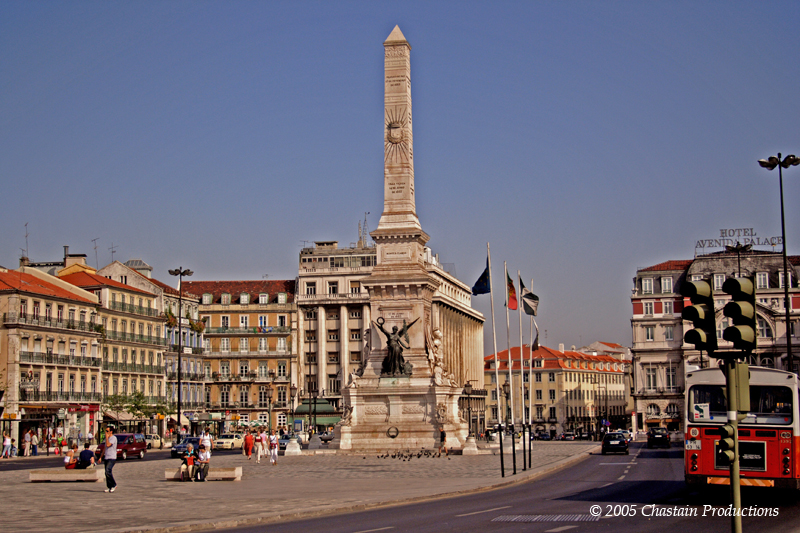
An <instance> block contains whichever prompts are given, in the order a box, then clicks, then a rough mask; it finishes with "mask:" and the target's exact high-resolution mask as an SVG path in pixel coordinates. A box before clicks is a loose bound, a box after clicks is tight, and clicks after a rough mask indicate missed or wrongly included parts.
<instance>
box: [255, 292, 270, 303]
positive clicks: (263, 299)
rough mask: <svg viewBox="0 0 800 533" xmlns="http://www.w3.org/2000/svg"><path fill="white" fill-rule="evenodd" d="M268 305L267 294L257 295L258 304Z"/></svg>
mask: <svg viewBox="0 0 800 533" xmlns="http://www.w3.org/2000/svg"><path fill="white" fill-rule="evenodd" d="M268 303H269V294H267V293H265V292H262V293H261V294H259V295H258V304H259V305H267V304H268Z"/></svg>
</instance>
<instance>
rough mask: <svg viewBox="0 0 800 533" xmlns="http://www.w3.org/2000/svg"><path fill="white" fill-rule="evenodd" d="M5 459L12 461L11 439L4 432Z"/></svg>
mask: <svg viewBox="0 0 800 533" xmlns="http://www.w3.org/2000/svg"><path fill="white" fill-rule="evenodd" d="M2 457H3V459H10V458H11V437H10V436H9V435H8V433H6V432H5V431H4V432H3V455H2Z"/></svg>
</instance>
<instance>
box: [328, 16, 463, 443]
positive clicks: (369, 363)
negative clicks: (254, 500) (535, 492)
mask: <svg viewBox="0 0 800 533" xmlns="http://www.w3.org/2000/svg"><path fill="white" fill-rule="evenodd" d="M383 45H384V52H385V69H384V70H385V97H384V105H385V112H384V113H385V114H384V139H383V141H384V183H383V186H384V195H383V213H382V214H381V219H380V222H379V223H378V228H377V229H376V230H375V231H373V232H372V233H371V234H370V235H372V238H373V239H374V240H375V243H376V246H377V252H378V258H377V265H376V266H375V268H374V269H373V271H372V273H371V274H370V276H369V277H367V278H365V279H364V280H362V285H363V286H364V287H365V288H366V290H367V291H369V295H370V315H371V317H372V320H373V323H372V324H370V326H369V327H370V331H369V350H368V354H366V361H365V363H364V368H363V371H362V374H361V375H360V376H359V377H357V378H356V377H354V378H353V379H352V380H351V382H350V383H349V384H348V386H347V387H346V388H345V389H344V390H343V391H342V399H343V408H344V411H345V413H344V417H343V420H342V422H341V423H340V425H339V426H338V431H339V433H340V435H339V438H338V439H335V440H338V442H339V447H340V448H341V449H352V450H387V449H416V450H419V449H423V448H426V449H432V448H434V446H435V445H436V442H437V438H438V436H439V428H440V427H442V428H444V429H445V431H447V432H449V435H455V434H457V433H465V431H466V430H465V426H464V424H462V423H461V422H460V417H459V411H458V396H459V395H460V393H461V389H460V388H459V387H454V386H451V385H450V384H446V385H437V384H436V383H435V381H434V379H433V369H434V365H433V362H432V361H433V360H434V357H433V354H432V352H431V350H432V349H433V346H432V344H433V341H432V339H433V335H432V322H431V308H432V299H433V294H434V292H436V290H437V288H438V287H439V286H440V284H441V282H440V280H439V279H438V278H437V277H436V276H434V275H432V274H431V273H430V272H429V271H428V270H427V269H426V264H425V244H426V243H427V242H428V239H429V237H428V234H426V233H425V232H424V231H422V227H421V226H420V223H419V219H418V218H417V211H416V202H415V198H414V137H413V134H412V121H411V62H410V52H411V45H409V44H408V41H406V38H405V37H404V36H403V33H402V32H401V31H400V28H399V27H397V26H395V28H394V30H392V33H391V34H390V35H389V37H388V38H387V39H386V42H384V43H383ZM409 325H410V326H409ZM394 328H397V329H396V330H394ZM392 331H395V337H394V343H395V344H393V346H394V348H393V349H392V351H395V352H396V347H397V342H398V340H399V343H400V344H401V345H402V350H401V351H402V357H403V360H404V367H403V370H402V371H401V372H396V371H395V372H387V371H386V368H387V367H386V364H385V361H386V360H391V358H388V359H387V355H389V353H390V349H389V348H388V347H387V338H388V337H389V336H390V335H391V334H392ZM398 332H399V333H398ZM462 426H464V427H462Z"/></svg>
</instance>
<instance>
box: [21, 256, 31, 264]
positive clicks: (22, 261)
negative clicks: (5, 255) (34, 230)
mask: <svg viewBox="0 0 800 533" xmlns="http://www.w3.org/2000/svg"><path fill="white" fill-rule="evenodd" d="M30 263H31V260H30V259H28V258H27V257H26V256H24V255H23V256H22V257H20V258H19V266H21V267H25V266H28V265H29V264H30Z"/></svg>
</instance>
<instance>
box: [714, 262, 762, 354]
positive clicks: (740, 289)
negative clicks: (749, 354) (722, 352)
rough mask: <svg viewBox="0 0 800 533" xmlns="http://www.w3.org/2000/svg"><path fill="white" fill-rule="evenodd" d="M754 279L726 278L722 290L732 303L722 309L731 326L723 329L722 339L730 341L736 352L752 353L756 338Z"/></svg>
mask: <svg viewBox="0 0 800 533" xmlns="http://www.w3.org/2000/svg"><path fill="white" fill-rule="evenodd" d="M754 282H755V278H754V277H752V276H751V277H744V278H728V279H726V280H725V283H723V284H722V290H723V291H725V292H726V293H728V294H730V295H731V298H732V299H733V301H731V302H730V303H728V304H727V305H726V306H725V309H723V311H722V312H723V313H724V314H725V316H726V317H728V318H730V319H731V320H732V321H733V324H734V325H733V326H731V327H728V328H725V331H723V332H722V338H723V339H725V340H726V341H731V342H732V343H733V347H734V348H736V349H737V350H746V351H752V350H753V349H754V348H755V347H756V340H757V338H758V335H757V331H758V330H757V329H756V327H757V326H756V284H755V283H754Z"/></svg>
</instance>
